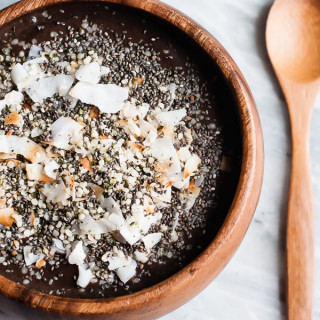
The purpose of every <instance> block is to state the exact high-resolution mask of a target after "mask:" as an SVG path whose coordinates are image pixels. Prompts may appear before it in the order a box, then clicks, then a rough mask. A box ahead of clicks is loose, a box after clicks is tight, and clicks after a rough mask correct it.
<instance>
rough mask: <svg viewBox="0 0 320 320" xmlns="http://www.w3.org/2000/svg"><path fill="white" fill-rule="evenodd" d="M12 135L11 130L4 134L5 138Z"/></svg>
mask: <svg viewBox="0 0 320 320" xmlns="http://www.w3.org/2000/svg"><path fill="white" fill-rule="evenodd" d="M11 135H12V130H11V129H10V130H9V131H8V132H7V133H6V136H7V137H10V136H11Z"/></svg>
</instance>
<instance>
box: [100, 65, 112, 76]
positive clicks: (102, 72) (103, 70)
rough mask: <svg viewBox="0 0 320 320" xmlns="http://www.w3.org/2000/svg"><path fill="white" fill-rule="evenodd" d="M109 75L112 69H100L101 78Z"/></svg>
mask: <svg viewBox="0 0 320 320" xmlns="http://www.w3.org/2000/svg"><path fill="white" fill-rule="evenodd" d="M109 73H110V68H108V67H105V66H101V67H100V77H102V76H106V75H107V74H109Z"/></svg>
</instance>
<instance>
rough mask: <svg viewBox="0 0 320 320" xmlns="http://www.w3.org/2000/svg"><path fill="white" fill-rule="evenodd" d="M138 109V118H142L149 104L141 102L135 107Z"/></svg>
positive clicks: (145, 114)
mask: <svg viewBox="0 0 320 320" xmlns="http://www.w3.org/2000/svg"><path fill="white" fill-rule="evenodd" d="M137 109H138V111H139V118H140V119H141V120H143V119H144V118H145V117H146V116H147V113H148V111H149V109H150V105H149V104H148V103H142V104H141V105H140V106H138V107H137Z"/></svg>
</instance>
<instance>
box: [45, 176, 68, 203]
mask: <svg viewBox="0 0 320 320" xmlns="http://www.w3.org/2000/svg"><path fill="white" fill-rule="evenodd" d="M42 193H43V194H44V195H45V196H46V197H47V201H51V202H52V203H63V202H64V201H66V200H67V199H69V198H70V197H71V196H72V195H73V191H72V190H71V188H69V187H67V186H66V185H65V184H64V182H63V181H62V180H61V181H59V183H55V184H51V183H47V184H45V186H44V188H43V190H42Z"/></svg>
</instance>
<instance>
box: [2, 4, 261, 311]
mask: <svg viewBox="0 0 320 320" xmlns="http://www.w3.org/2000/svg"><path fill="white" fill-rule="evenodd" d="M83 1H85V0H37V1H30V0H22V1H20V2H18V3H15V4H13V5H11V6H9V7H7V8H5V9H3V10H2V11H0V28H1V27H2V26H3V25H4V24H6V23H8V22H9V21H11V20H13V19H16V18H18V17H20V16H22V15H24V14H27V13H29V12H31V11H33V10H36V9H39V8H44V7H47V6H50V5H54V4H59V3H65V2H83ZM86 1H87V2H91V1H99V2H102V3H106V4H107V3H117V4H121V5H125V6H129V7H133V8H137V9H140V10H142V11H146V12H148V13H150V14H152V15H154V16H157V17H159V18H161V19H163V20H165V21H167V22H169V23H170V24H172V25H174V26H176V27H177V28H178V29H180V30H182V31H183V32H184V33H186V34H187V35H188V36H189V37H190V38H191V39H192V40H193V41H195V42H196V43H197V44H198V45H200V46H201V47H202V48H203V49H204V50H205V51H206V52H207V54H208V55H209V56H210V58H211V59H213V60H214V61H215V62H216V64H217V65H218V67H219V69H220V70H221V71H222V73H223V76H224V77H225V79H226V80H227V82H228V83H229V85H230V86H231V88H232V90H233V91H234V93H235V99H236V102H237V105H238V111H239V114H240V127H241V131H242V143H243V151H242V165H241V173H240V178H239V183H238V186H237V189H236V193H235V196H234V199H233V202H232V204H231V207H230V209H229V211H228V214H227V216H226V219H225V221H224V223H223V225H222V227H221V229H220V231H219V232H218V234H217V235H216V237H215V238H214V240H213V241H212V242H211V243H210V244H209V246H208V247H207V248H206V249H205V250H204V251H203V252H202V253H201V254H200V255H199V256H198V257H197V258H196V259H194V260H193V261H192V262H191V263H190V264H188V265H187V266H185V267H184V268H183V269H181V270H180V271H178V272H177V273H175V274H174V275H172V276H171V277H170V278H168V279H166V280H164V281H162V282H160V283H158V284H155V285H154V286H151V287H149V288H146V289H143V290H140V291H137V292H135V293H132V294H129V295H125V296H120V297H115V298H99V299H75V298H64V297H58V296H53V295H49V294H45V293H42V292H39V291H36V290H33V289H28V288H26V287H24V286H22V285H19V284H17V283H15V282H13V281H11V280H9V279H7V278H5V277H4V276H1V275H0V293H1V294H3V295H4V296H6V297H8V298H11V299H13V300H16V301H19V302H22V303H24V304H25V305H27V306H30V307H32V308H37V309H41V310H45V311H51V312H54V313H59V314H69V315H78V314H82V315H103V314H105V315H107V314H118V313H120V312H123V313H126V312H129V313H130V312H132V311H133V312H134V310H140V311H146V312H148V314H149V315H150V316H152V317H154V316H160V315H163V314H165V313H167V312H170V311H172V310H174V309H175V308H177V307H178V306H180V305H182V304H183V303H185V302H187V301H188V300H189V299H191V298H192V297H194V296H195V295H196V294H198V293H199V292H200V291H201V290H202V289H204V288H205V287H206V286H207V285H208V284H209V283H210V282H211V281H212V280H213V279H214V278H215V277H216V276H217V274H218V273H219V272H220V271H221V270H222V269H223V268H224V266H225V265H226V264H227V262H228V261H229V260H230V259H231V257H232V255H233V254H234V252H235V251H236V249H237V248H238V246H239V245H240V243H241V241H242V239H243V237H244V235H245V233H246V231H247V228H248V227H249V224H250V222H251V219H252V217H253V214H254V211H255V209H256V206H257V203H258V199H259V196H260V192H261V186H262V178H263V167H264V150H263V137H262V129H261V124H260V119H259V116H258V112H257V109H256V105H255V102H254V98H253V96H252V94H251V92H250V89H249V87H248V85H247V83H246V81H245V79H244V77H243V75H242V74H241V72H240V70H239V68H238V67H237V65H236V64H235V62H234V61H233V59H232V58H231V57H230V55H229V54H228V53H227V51H226V50H225V49H224V48H223V47H222V45H221V44H220V43H219V42H218V41H217V40H216V39H215V38H214V37H213V36H212V35H211V34H210V33H209V32H208V31H206V30H205V29H204V28H202V27H201V26H200V25H198V24H197V23H196V22H195V21H193V20H192V19H191V18H189V17H188V16H186V15H184V14H182V13H181V12H179V11H178V10H176V9H174V8H172V7H170V6H169V5H166V4H163V3H161V2H159V1H157V0H86ZM195 279H201V281H199V280H198V281H195ZM195 282H196V283H195ZM187 288H192V289H191V290H187ZM181 292H183V294H182V295H181ZM168 301H170V303H168V304H166V302H168ZM160 306H161V308H162V310H161V311H159V310H157V309H159V308H160ZM157 307H158V308H157Z"/></svg>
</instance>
